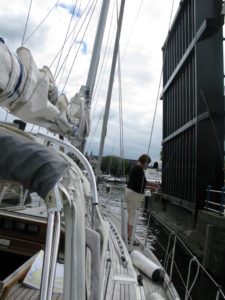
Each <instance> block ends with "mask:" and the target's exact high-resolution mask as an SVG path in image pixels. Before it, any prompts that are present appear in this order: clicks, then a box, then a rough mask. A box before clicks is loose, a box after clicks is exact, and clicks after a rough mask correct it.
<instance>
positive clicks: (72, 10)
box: [56, 2, 82, 18]
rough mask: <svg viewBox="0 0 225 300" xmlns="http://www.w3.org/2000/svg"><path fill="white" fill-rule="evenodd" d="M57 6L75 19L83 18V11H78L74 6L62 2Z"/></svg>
mask: <svg viewBox="0 0 225 300" xmlns="http://www.w3.org/2000/svg"><path fill="white" fill-rule="evenodd" d="M56 6H57V7H61V8H63V9H65V10H66V11H67V12H68V13H69V14H70V15H72V16H73V17H77V18H80V17H81V14H82V13H81V11H80V10H79V9H76V7H75V6H74V5H69V4H66V3H63V2H60V3H58V4H57V5H56Z"/></svg>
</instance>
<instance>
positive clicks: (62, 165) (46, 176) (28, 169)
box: [0, 129, 69, 199]
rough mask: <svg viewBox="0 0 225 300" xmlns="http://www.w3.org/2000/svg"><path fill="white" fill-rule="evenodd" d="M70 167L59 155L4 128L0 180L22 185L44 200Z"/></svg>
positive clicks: (0, 132)
mask: <svg viewBox="0 0 225 300" xmlns="http://www.w3.org/2000/svg"><path fill="white" fill-rule="evenodd" d="M68 168H69V164H68V163H67V162H66V161H65V160H64V159H63V158H62V157H61V156H60V155H58V154H57V153H55V152H54V151H52V150H51V149H49V148H46V147H45V146H42V145H39V144H37V143H35V142H34V141H31V140H29V139H27V138H25V137H22V136H16V135H15V134H11V133H8V132H6V131H4V130H1V129H0V177H1V178H2V179H5V180H12V181H16V182H19V183H21V184H22V185H23V187H24V188H26V189H29V190H30V191H31V192H36V193H38V194H39V195H40V196H41V197H42V198H43V199H44V198H45V197H46V195H47V193H48V192H49V191H50V190H51V189H52V188H53V187H54V185H55V184H56V183H57V182H58V180H59V179H60V178H61V177H62V176H63V174H64V172H65V171H66V170H67V169H68Z"/></svg>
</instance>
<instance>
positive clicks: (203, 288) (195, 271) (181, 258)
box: [99, 184, 225, 300]
mask: <svg viewBox="0 0 225 300" xmlns="http://www.w3.org/2000/svg"><path fill="white" fill-rule="evenodd" d="M99 201H100V203H102V204H103V205H104V206H107V208H108V209H110V212H111V213H112V214H113V215H114V217H116V218H117V219H118V220H119V221H120V219H121V217H120V215H121V201H124V188H121V186H118V185H111V184H110V185H108V184H105V185H104V184H102V185H100V186H99ZM143 206H144V205H143ZM136 236H137V237H138V239H139V240H140V241H141V242H142V243H144V244H146V246H147V247H148V248H150V249H151V250H152V251H153V253H154V254H155V256H156V257H157V258H158V260H159V261H160V262H161V264H162V265H163V266H164V267H166V270H167V273H168V274H172V281H173V283H174V285H175V287H176V289H177V291H178V293H179V295H180V298H181V299H185V293H186V289H185V286H186V284H187V280H188V273H189V268H190V270H191V271H190V277H189V285H188V286H189V290H190V294H189V296H188V298H187V299H193V300H201V299H202V300H212V299H217V300H218V299H219V300H220V299H224V298H223V297H222V296H219V297H218V298H217V292H218V287H217V286H216V285H215V283H214V282H213V281H212V280H211V279H210V278H209V276H208V275H206V274H205V273H204V272H203V270H202V268H201V267H199V266H198V264H197V263H196V261H195V258H193V257H192V256H191V253H190V252H189V250H187V248H186V246H185V245H184V244H183V242H182V241H180V240H179V239H178V240H177V241H176V248H175V254H174V262H175V263H174V265H173V267H171V259H172V255H173V254H172V253H173V252H172V249H173V245H174V235H173V234H172V235H171V232H170V231H169V230H168V229H167V228H166V227H165V226H163V225H162V224H161V223H160V221H159V220H157V219H156V218H154V217H152V216H150V214H149V213H148V212H147V211H146V210H145V209H144V208H141V209H140V214H139V220H138V225H137V229H136ZM169 239H170V241H171V243H170V246H169V248H168V241H169ZM167 252H168V253H169V254H170V255H169V259H168V260H167V263H166V253H167ZM167 257H168V256H167ZM171 268H172V269H171ZM214 279H215V278H214ZM193 282H195V284H194V286H193V288H192V283H193ZM217 283H219V279H218V280H217ZM221 285H222V283H221ZM224 288H225V286H224V287H223V290H224Z"/></svg>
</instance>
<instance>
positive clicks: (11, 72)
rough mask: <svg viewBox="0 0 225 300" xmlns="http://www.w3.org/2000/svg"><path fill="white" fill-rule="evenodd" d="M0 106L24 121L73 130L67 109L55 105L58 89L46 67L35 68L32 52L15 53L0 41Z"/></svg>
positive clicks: (65, 130) (50, 127) (22, 48)
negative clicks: (61, 109) (60, 108)
mask: <svg viewBox="0 0 225 300" xmlns="http://www.w3.org/2000/svg"><path fill="white" fill-rule="evenodd" d="M0 66H1V68H0V105H1V106H3V107H5V108H7V109H8V110H9V111H10V112H11V113H12V114H14V115H15V116H17V117H19V118H21V119H22V120H23V121H25V122H29V123H32V124H36V125H40V126H42V127H45V128H47V129H49V130H51V131H54V132H57V133H62V134H66V133H69V132H70V131H71V130H72V124H70V123H69V122H68V119H67V114H66V111H65V110H64V111H60V110H59V109H58V107H57V102H58V90H57V88H56V86H55V84H54V79H53V76H52V74H51V71H50V69H49V68H48V67H46V66H45V67H43V68H42V69H40V70H39V69H38V67H37V66H36V63H35V62H34V59H33V57H32V55H31V52H30V51H29V50H28V49H26V48H24V47H20V48H18V49H17V51H16V55H15V54H14V53H12V52H11V51H10V50H9V49H8V48H7V46H6V45H4V44H3V43H0Z"/></svg>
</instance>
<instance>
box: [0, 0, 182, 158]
mask: <svg viewBox="0 0 225 300" xmlns="http://www.w3.org/2000/svg"><path fill="white" fill-rule="evenodd" d="M118 2H119V3H120V1H118ZM56 3H57V4H56ZM92 3H95V1H94V0H93V1H86V0H85V1H84V0H83V1H81V0H77V1H75V0H73V1H72V0H66V1H57V2H56V0H48V1H47V0H33V1H32V6H31V11H30V16H29V19H28V24H27V30H26V34H25V38H24V41H25V43H24V46H25V47H27V48H29V49H30V50H31V52H32V54H33V57H34V59H35V61H36V63H37V65H38V67H40V68H41V67H42V66H43V65H48V66H49V65H51V64H52V62H53V60H54V58H55V57H56V54H57V53H58V51H59V50H60V48H61V46H62V44H63V42H64V40H65V35H66V32H67V28H68V25H69V23H70V20H71V27H70V29H69V32H71V30H72V28H73V27H74V26H75V25H76V27H75V28H76V29H75V33H74V34H73V33H72V34H71V40H72V37H75V36H76V35H77V34H78V36H77V38H76V42H73V43H72V42H71V40H69V42H68V43H67V44H69V45H68V46H67V45H66V46H65V48H64V52H63V54H62V57H61V61H60V63H59V67H58V69H57V72H56V73H55V70H56V67H57V62H58V60H57V59H56V60H55V61H54V63H53V64H52V67H51V70H52V73H53V75H55V74H56V82H57V84H59V91H64V92H65V93H66V95H67V97H68V99H71V97H73V96H74V94H75V93H76V92H78V91H79V89H80V86H81V85H84V84H85V83H86V79H87V73H88V67H89V63H90V57H91V53H92V47H93V41H94V36H95V31H96V26H97V18H98V15H99V11H100V7H101V1H98V2H97V5H96V8H95V10H94V13H93V14H92V18H91V20H90V23H89V26H88V29H87V31H86V30H85V28H86V26H87V25H86V24H87V23H88V20H89V16H91V12H92V7H91V4H92ZM115 3H116V1H113V0H111V1H110V11H109V14H108V18H107V26H106V29H105V37H104V41H103V48H102V53H101V58H100V66H99V69H100V70H101V73H100V72H99V73H98V75H97V79H96V86H97V87H96V91H95V92H94V97H93V102H92V112H91V121H92V122H91V132H90V135H89V138H88V141H87V145H86V150H88V151H89V152H91V151H92V153H93V154H97V153H98V149H99V142H100V132H101V127H102V115H103V109H104V104H105V99H106V95H107V87H108V80H109V74H110V66H111V59H112V49H113V44H114V38H115V19H116V18H115V16H116V6H115ZM55 4H56V5H55ZM74 4H76V5H77V6H76V10H75V11H74V15H73V17H72V18H71V16H72V13H73V7H74ZM172 4H173V0H166V1H165V0H144V1H141V0H140V1H126V4H125V13H124V20H123V27H122V34H121V42H120V57H121V91H122V94H121V95H122V96H121V99H122V111H123V114H122V116H123V137H124V140H123V143H124V156H125V158H131V159H137V158H138V157H139V156H140V154H142V153H146V152H147V151H148V145H149V139H150V133H151V128H152V122H153V115H154V110H155V105H156V100H157V94H158V88H159V80H160V74H161V69H162V51H161V48H162V45H163V43H164V41H165V38H166V36H167V33H168V26H169V20H170V14H171V9H172ZM29 5H30V0H10V1H9V0H1V1H0V36H1V37H3V38H4V39H5V42H6V45H7V46H8V47H9V48H10V50H11V51H15V50H16V49H17V48H18V47H20V46H21V44H22V40H23V35H24V28H25V24H26V20H27V15H28V10H29ZM178 5H179V0H174V6H173V16H174V15H175V13H176V11H177V9H178ZM51 9H52V10H51ZM50 11H51V13H49V12H50ZM88 12H89V14H88V15H87V13H88ZM47 14H49V16H48V18H47V19H46V20H45V21H44V22H43V23H42V25H41V26H40V27H39V28H38V29H37V30H36V28H37V26H38V25H39V24H40V23H41V22H42V21H43V19H44V18H45V16H46V15H47ZM86 15H87V19H85V16H86ZM111 19H112V20H113V21H112V23H111ZM81 24H84V25H83V27H81ZM79 28H81V29H79ZM34 30H36V31H35V32H34V33H33V34H32V35H31V33H32V32H33V31H34ZM84 31H85V32H86V33H85V35H84ZM30 35H31V37H30V38H29V36H30ZM83 36H84V38H83ZM27 39H28V40H27ZM106 46H107V48H106ZM70 47H71V52H70V53H71V56H72V57H71V58H70V57H69V59H68V61H67V63H66V65H64V67H65V72H64V73H62V70H63V69H64V67H61V65H62V62H63V61H64V58H65V57H66V54H67V51H68V49H69V48H70ZM105 49H106V50H105ZM58 57H59V56H58ZM74 57H76V60H75V62H74V64H73V58H74ZM103 58H104V59H103ZM72 65H73V68H72V69H71V66H72ZM70 70H71V75H70V77H69V79H68V80H67V75H68V73H69V71H70ZM58 72H59V74H58ZM116 73H117V75H118V71H117V72H116ZM57 74H58V75H57ZM65 82H67V84H66V86H65ZM118 82H119V80H118V76H116V77H115V81H114V89H113V95H112V102H111V109H110V115H109V123H108V127H107V137H106V141H105V150H104V154H105V155H106V154H110V155H111V154H113V155H119V153H120V127H119V92H118V91H119V84H118ZM160 90H161V89H160ZM3 115H4V114H3V113H2V112H1V113H0V117H1V118H2V117H3ZM100 117H101V118H100ZM161 139H162V102H161V100H160V101H159V103H158V107H157V113H156V119H155V125H154V129H153V136H152V140H151V145H150V156H151V157H152V159H153V160H156V159H157V160H158V159H159V157H160V150H161Z"/></svg>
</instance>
